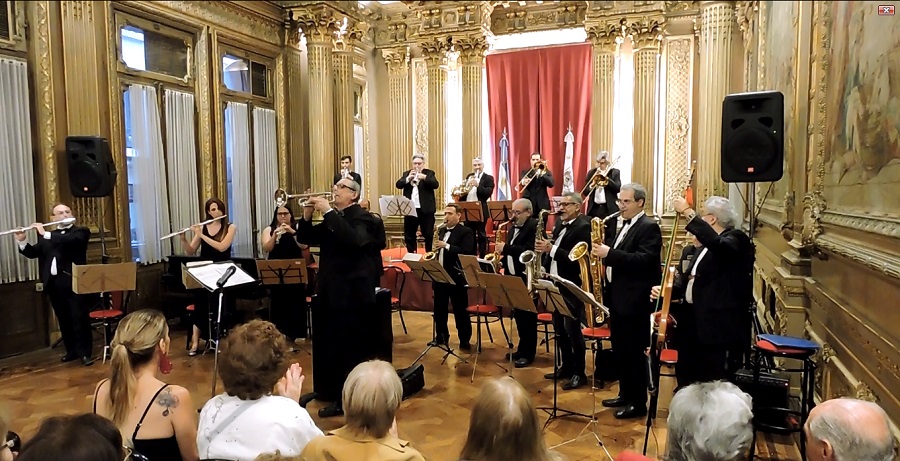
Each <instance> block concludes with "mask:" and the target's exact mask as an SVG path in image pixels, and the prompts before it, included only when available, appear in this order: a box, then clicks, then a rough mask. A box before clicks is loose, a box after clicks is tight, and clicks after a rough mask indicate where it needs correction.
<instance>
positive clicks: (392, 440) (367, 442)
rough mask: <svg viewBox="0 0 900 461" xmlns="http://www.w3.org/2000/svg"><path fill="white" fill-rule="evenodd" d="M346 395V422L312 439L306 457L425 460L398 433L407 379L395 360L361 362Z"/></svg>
mask: <svg viewBox="0 0 900 461" xmlns="http://www.w3.org/2000/svg"><path fill="white" fill-rule="evenodd" d="M342 399H343V405H344V416H345V418H346V424H345V425H344V427H341V428H340V429H337V430H334V431H329V432H328V433H327V434H326V435H323V436H319V437H316V438H315V439H313V440H312V441H311V442H309V444H308V445H307V446H306V448H305V449H304V450H303V453H302V454H301V456H300V458H301V459H302V460H303V461H357V460H368V459H371V460H379V461H425V458H423V457H422V455H421V454H419V452H418V451H416V449H414V448H412V447H411V446H409V442H407V441H405V440H401V439H400V438H398V436H397V419H396V414H397V409H398V408H400V402H401V401H402V400H403V383H401V382H400V377H399V376H397V371H396V370H394V367H392V366H391V364H389V363H387V362H383V361H381V360H371V361H368V362H363V363H361V364H359V365H357V366H356V367H355V368H353V370H352V371H351V372H350V374H349V375H348V376H347V380H346V381H344V388H343V393H342Z"/></svg>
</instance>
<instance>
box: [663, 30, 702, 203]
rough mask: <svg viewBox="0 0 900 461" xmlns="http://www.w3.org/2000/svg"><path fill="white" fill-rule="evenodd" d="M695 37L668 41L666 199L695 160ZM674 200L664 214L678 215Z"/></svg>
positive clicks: (667, 201) (676, 38) (673, 191)
mask: <svg viewBox="0 0 900 461" xmlns="http://www.w3.org/2000/svg"><path fill="white" fill-rule="evenodd" d="M693 49H694V40H693V36H690V35H688V36H682V37H669V38H667V40H666V80H667V82H666V123H665V126H664V127H663V128H662V129H664V130H665V133H666V135H665V151H664V153H663V155H664V156H665V165H666V168H665V169H664V172H663V174H664V179H663V183H664V195H663V196H664V197H671V196H672V195H673V194H675V193H676V189H677V188H679V187H682V185H681V184H680V183H681V182H683V177H682V176H683V175H682V174H681V172H685V171H688V170H689V168H688V166H689V162H690V160H691V119H692V117H691V101H692V99H693V98H692V96H691V95H692V94H693V88H692V85H691V82H692V76H693V74H694V62H693V55H694V54H693ZM674 211H675V210H674V209H672V203H671V200H668V199H666V200H665V201H664V203H663V212H664V213H674Z"/></svg>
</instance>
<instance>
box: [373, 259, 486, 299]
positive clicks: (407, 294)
mask: <svg viewBox="0 0 900 461" xmlns="http://www.w3.org/2000/svg"><path fill="white" fill-rule="evenodd" d="M406 253H407V251H406V248H391V249H388V250H382V252H381V259H382V261H384V267H385V271H384V275H382V276H381V286H382V287H384V288H389V289H390V290H391V295H392V296H393V297H395V298H400V306H401V307H402V308H403V309H405V310H415V311H429V312H430V311H433V310H434V292H433V291H432V289H431V282H425V281H423V280H421V279H418V278H416V276H415V274H413V273H412V272H411V271H410V270H409V266H407V265H406V264H403V263H402V262H400V260H402V259H403V256H404V255H406ZM420 253H424V250H420ZM390 267H396V268H397V269H400V271H402V273H401V274H398V272H397V271H396V270H394V269H390ZM398 277H399V279H398ZM401 285H402V289H401ZM483 292H484V290H482V289H480V288H473V289H470V290H469V304H470V305H474V304H479V303H482V304H483V303H484V299H483V296H484V293H483ZM398 293H399V295H398ZM487 301H488V302H490V298H488V299H487ZM451 310H452V307H451Z"/></svg>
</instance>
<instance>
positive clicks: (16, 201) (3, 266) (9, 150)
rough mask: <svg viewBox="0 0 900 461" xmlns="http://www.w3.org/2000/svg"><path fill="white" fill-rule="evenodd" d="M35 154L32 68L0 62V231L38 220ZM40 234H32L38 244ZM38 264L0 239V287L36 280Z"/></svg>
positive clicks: (9, 238)
mask: <svg viewBox="0 0 900 461" xmlns="http://www.w3.org/2000/svg"><path fill="white" fill-rule="evenodd" d="M32 155H33V152H32V150H31V114H30V109H29V105H28V66H27V65H26V64H25V62H24V61H18V60H14V59H6V58H0V165H3V167H0V191H3V192H2V193H3V197H6V200H3V201H2V202H0V230H7V229H12V228H16V227H24V226H28V225H31V223H33V222H35V221H37V220H38V219H44V218H45V217H46V216H49V214H50V213H49V210H47V212H46V213H39V214H38V216H40V218H36V216H35V206H36V205H35V190H34V165H33V163H32ZM36 233H37V232H36V231H33V230H31V231H28V238H29V240H30V241H32V242H33V241H34V239H35V234H36ZM37 277H38V271H37V260H36V259H33V260H32V259H28V258H25V257H23V256H21V255H19V247H18V244H17V243H16V239H15V238H13V236H11V235H7V236H4V237H2V238H0V283H9V282H21V281H24V280H35V279H37Z"/></svg>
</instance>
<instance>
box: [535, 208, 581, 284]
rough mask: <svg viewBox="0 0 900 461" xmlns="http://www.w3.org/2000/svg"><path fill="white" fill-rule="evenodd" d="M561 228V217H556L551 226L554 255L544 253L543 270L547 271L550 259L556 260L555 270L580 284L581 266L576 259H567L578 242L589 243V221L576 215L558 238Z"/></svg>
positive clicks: (563, 276) (561, 275)
mask: <svg viewBox="0 0 900 461" xmlns="http://www.w3.org/2000/svg"><path fill="white" fill-rule="evenodd" d="M562 229H563V224H562V219H557V220H556V226H555V227H554V228H553V236H552V240H553V242H554V243H553V244H554V245H556V246H558V248H557V249H556V253H555V254H554V256H551V255H550V253H545V254H544V261H543V263H544V270H546V271H547V272H548V273H549V272H550V263H551V261H556V270H557V272H558V273H559V276H560V277H562V278H564V279H567V280H569V281H571V282H572V283H574V284H576V285H578V286H582V285H581V267H580V266H579V265H578V261H571V260H570V259H569V252H570V251H572V248H574V247H575V244H577V243H578V242H586V243H587V244H588V245H590V244H591V222H590V220H588V219H587V217H585V216H584V215H578V216H576V217H575V219H574V220H572V223H571V224H569V228H568V230H566V233H565V235H563V236H562V239H560V238H559V234H560V233H561V232H562Z"/></svg>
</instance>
